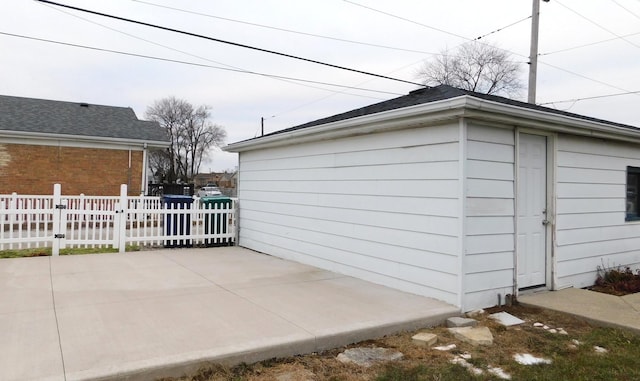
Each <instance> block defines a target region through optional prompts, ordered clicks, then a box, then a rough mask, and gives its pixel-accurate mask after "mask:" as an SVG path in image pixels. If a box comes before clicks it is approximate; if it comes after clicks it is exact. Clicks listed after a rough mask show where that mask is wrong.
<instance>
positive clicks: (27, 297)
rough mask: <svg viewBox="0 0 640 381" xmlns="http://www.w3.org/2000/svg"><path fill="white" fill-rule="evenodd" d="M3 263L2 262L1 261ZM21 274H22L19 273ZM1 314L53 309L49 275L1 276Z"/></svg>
mask: <svg viewBox="0 0 640 381" xmlns="http://www.w3.org/2000/svg"><path fill="white" fill-rule="evenodd" d="M0 262H1V261H0ZM19 273H20V274H21V272H19ZM0 301H1V302H0V314H4V313H11V312H26V311H40V310H51V309H53V297H52V293H51V280H50V279H49V276H48V275H43V274H40V275H18V276H11V275H9V274H2V275H0Z"/></svg>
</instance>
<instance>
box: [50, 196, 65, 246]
mask: <svg viewBox="0 0 640 381" xmlns="http://www.w3.org/2000/svg"><path fill="white" fill-rule="evenodd" d="M61 196H62V189H61V187H60V184H53V205H51V207H52V208H53V213H52V215H53V231H52V233H53V237H52V238H53V242H52V243H51V255H53V256H54V257H57V256H58V255H60V238H59V234H62V232H61V226H60V225H61V223H60V218H61V215H62V209H61V208H60V207H59V205H62V202H61V201H62V200H61V199H62V197H61ZM64 224H65V227H66V224H67V222H66V221H65V223H64Z"/></svg>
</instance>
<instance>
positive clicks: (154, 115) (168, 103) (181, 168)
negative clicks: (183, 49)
mask: <svg viewBox="0 0 640 381" xmlns="http://www.w3.org/2000/svg"><path fill="white" fill-rule="evenodd" d="M210 110H211V107H209V106H204V105H203V106H199V107H198V108H194V107H193V106H192V105H191V104H190V103H189V102H187V101H185V100H182V99H177V98H175V97H169V98H163V99H161V100H158V101H155V102H154V104H153V106H149V107H148V108H147V111H146V113H145V116H146V118H147V119H150V120H154V121H157V122H158V123H160V126H161V127H163V128H164V129H165V130H166V131H167V134H168V135H169V137H170V139H171V143H170V145H169V148H167V150H166V151H165V152H154V153H152V154H151V155H150V160H149V163H150V165H151V167H152V168H151V169H152V171H153V172H154V174H156V175H158V176H159V177H163V178H164V180H165V181H168V182H175V181H176V180H178V179H180V180H182V181H185V182H190V181H192V180H193V177H194V176H195V175H196V174H197V173H198V171H199V169H200V164H201V163H202V160H203V159H204V158H206V157H207V153H208V152H209V150H210V149H211V148H214V147H219V146H220V145H221V144H222V143H224V140H225V138H226V137H227V132H226V131H225V129H224V127H222V126H219V125H215V124H213V123H211V121H210V120H209V119H210V117H211V114H210Z"/></svg>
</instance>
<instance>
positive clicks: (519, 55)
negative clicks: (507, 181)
mask: <svg viewBox="0 0 640 381" xmlns="http://www.w3.org/2000/svg"><path fill="white" fill-rule="evenodd" d="M343 1H345V2H347V3H349V4H353V5H356V6H358V7H362V8H365V9H368V10H370V11H373V12H377V13H381V14H383V15H387V16H389V17H393V18H396V19H399V20H403V21H406V22H409V23H412V24H416V25H420V26H423V27H425V28H427V29H432V30H435V31H438V32H441V33H444V34H448V35H451V36H454V37H458V38H461V39H464V40H467V41H474V40H473V39H471V38H467V37H465V36H462V35H459V34H456V33H453V32H449V31H446V30H444V29H439V28H436V27H432V26H430V25H426V24H423V23H420V22H417V21H414V20H411V19H408V18H405V17H402V16H398V15H394V14H392V13H389V12H385V11H381V10H379V9H375V8H372V7H369V6H366V5H362V4H359V3H356V2H354V1H352V0H343ZM638 1H640V0H638ZM554 2H555V3H559V2H558V1H557V0H554ZM614 35H615V33H614ZM616 36H617V35H616ZM617 37H620V36H617ZM620 38H621V37H620ZM625 41H627V40H625ZM478 43H480V44H482V42H480V41H478ZM485 45H486V44H485ZM496 48H497V49H500V50H503V51H505V52H507V53H510V54H513V55H515V56H518V57H522V58H525V59H527V62H528V59H529V57H527V56H525V55H523V54H519V53H516V52H513V51H510V50H507V49H503V48H500V47H496ZM538 63H539V64H543V65H546V66H549V67H552V68H554V69H556V70H560V71H563V72H565V73H569V74H572V75H575V76H577V77H580V78H583V79H586V80H589V81H592V82H596V83H599V84H601V85H605V86H608V87H611V88H614V89H617V90H622V91H625V92H630V91H629V90H627V89H624V88H621V87H618V86H615V85H612V84H609V83H606V82H603V81H600V80H597V79H594V78H590V77H587V76H586V75H583V74H579V73H576V72H574V71H571V70H568V69H563V68H561V67H559V66H555V65H552V64H550V63H547V62H544V61H541V60H538Z"/></svg>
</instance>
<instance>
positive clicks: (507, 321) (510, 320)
mask: <svg viewBox="0 0 640 381" xmlns="http://www.w3.org/2000/svg"><path fill="white" fill-rule="evenodd" d="M489 319H493V320H495V321H497V322H498V323H500V324H502V325H504V326H505V327H511V326H513V325H520V324H524V320H522V319H520V318H517V317H515V316H513V315H511V314H510V313H508V312H497V313H495V314H491V315H489Z"/></svg>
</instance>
